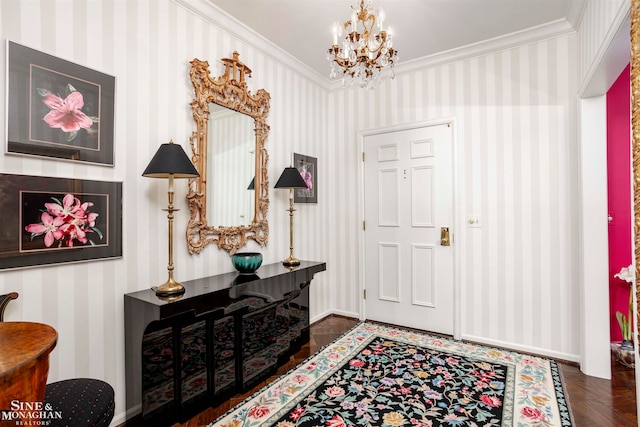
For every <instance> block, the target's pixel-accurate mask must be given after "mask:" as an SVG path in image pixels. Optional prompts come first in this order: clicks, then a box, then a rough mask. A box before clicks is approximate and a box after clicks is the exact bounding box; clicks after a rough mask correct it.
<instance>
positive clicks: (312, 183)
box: [293, 153, 318, 203]
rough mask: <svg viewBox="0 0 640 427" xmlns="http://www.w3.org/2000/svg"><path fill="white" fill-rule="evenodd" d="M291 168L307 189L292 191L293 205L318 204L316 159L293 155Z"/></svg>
mask: <svg viewBox="0 0 640 427" xmlns="http://www.w3.org/2000/svg"><path fill="white" fill-rule="evenodd" d="M293 166H294V167H295V168H296V169H298V172H300V175H301V176H302V179H304V181H305V182H306V183H307V188H296V189H295V190H294V192H293V201H294V203H318V159H316V158H315V157H311V156H305V155H303V154H298V153H293Z"/></svg>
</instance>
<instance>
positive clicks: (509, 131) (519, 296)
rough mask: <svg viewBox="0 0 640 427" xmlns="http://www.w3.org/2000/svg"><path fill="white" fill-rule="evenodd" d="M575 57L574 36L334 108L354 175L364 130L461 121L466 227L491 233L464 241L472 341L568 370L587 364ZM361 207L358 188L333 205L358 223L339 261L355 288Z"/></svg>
mask: <svg viewBox="0 0 640 427" xmlns="http://www.w3.org/2000/svg"><path fill="white" fill-rule="evenodd" d="M576 48H577V47H576V37H575V35H565V36H560V37H556V38H550V39H546V40H543V41H540V42H536V43H532V44H529V45H525V46H520V47H517V48H513V49H506V50H502V51H499V52H496V53H492V54H487V55H482V56H478V57H474V58H471V59H466V60H461V61H456V62H452V63H449V64H446V65H442V66H436V67H431V68H427V69H424V70H423V71H419V72H414V73H410V74H403V75H400V76H398V77H397V78H396V79H395V80H393V81H388V82H385V83H384V84H382V85H381V86H380V87H379V89H378V90H376V91H372V92H363V91H361V90H358V89H352V90H351V89H350V90H346V91H339V92H334V93H332V95H331V97H330V99H329V110H330V111H331V112H332V113H333V115H332V117H331V118H330V120H331V130H332V132H334V133H335V135H336V137H335V141H336V143H337V146H338V147H339V148H338V149H339V150H341V151H340V152H339V153H340V154H339V157H344V158H345V159H347V163H348V164H355V163H356V162H358V161H359V153H358V146H357V139H356V134H357V131H361V130H368V129H375V128H381V127H387V126H392V125H397V124H403V123H411V122H415V121H423V120H433V119H438V118H441V117H456V118H457V119H458V120H457V123H458V129H457V131H458V138H459V140H460V142H459V144H460V147H461V156H462V158H463V159H464V163H463V164H462V167H461V173H462V175H463V176H462V177H461V179H462V184H463V185H462V196H461V198H462V200H463V204H464V207H463V210H462V211H461V212H462V216H463V218H462V219H463V221H462V222H464V219H465V218H466V217H468V216H479V217H480V218H481V222H482V227H481V228H466V227H465V228H463V229H462V230H454V232H456V233H457V236H460V237H461V239H462V242H464V243H462V246H461V250H463V251H464V254H463V259H465V264H464V265H462V266H461V270H460V273H461V274H460V277H461V289H460V295H461V301H460V304H461V313H462V319H461V320H462V322H461V332H462V336H463V338H468V339H473V340H477V341H482V342H488V343H493V344H498V345H505V346H508V347H512V348H519V349H522V350H527V351H534V352H537V353H543V354H548V355H551V356H556V357H560V358H563V359H569V360H579V355H580V341H579V335H578V334H576V331H578V330H579V328H580V325H579V314H580V311H579V308H580V307H579V300H578V298H579V292H578V290H579V289H578V284H579V274H578V273H579V272H578V261H579V258H578V252H579V251H578V232H579V230H578V228H577V222H576V221H575V218H576V217H577V214H578V211H577V205H576V203H577V197H576V194H577V176H578V175H577V173H578V159H577V145H576V142H577V141H576V104H575V94H576V81H575V79H574V78H572V76H575V75H576V74H577V56H576V54H575V52H576ZM336 173H337V175H335V176H336V178H337V179H338V180H339V181H340V182H347V183H351V182H353V183H355V182H357V180H358V176H357V173H356V169H347V170H338V171H336ZM354 185H355V184H354ZM356 196H357V194H356V187H355V186H349V187H347V188H345V189H343V190H342V191H341V192H337V191H336V192H335V193H334V198H333V203H334V204H335V205H336V206H343V208H342V209H341V211H342V212H344V213H346V214H347V215H348V218H347V219H348V222H347V223H346V224H344V225H342V228H341V229H340V230H336V235H335V236H334V238H335V239H339V238H342V239H343V241H344V243H345V244H347V245H349V246H347V248H345V249H344V251H343V253H341V254H340V255H339V257H338V258H341V257H342V256H346V257H347V258H346V259H345V261H344V262H343V263H342V265H343V266H344V267H343V268H341V270H342V271H344V273H343V274H345V280H349V278H348V277H346V276H347V274H348V272H349V271H350V270H349V268H348V267H350V266H355V265H357V261H358V258H357V257H355V254H354V252H353V250H354V249H355V242H356V241H357V240H358V236H359V225H360V221H361V219H362V218H358V217H356V216H354V213H355V212H357V209H358V200H359V199H358V197H356ZM345 233H346V234H345ZM352 242H353V243H352ZM354 271H357V270H356V269H354ZM339 292H340V293H339V295H337V297H336V299H335V300H334V301H333V303H334V304H335V306H336V307H338V308H340V309H341V310H344V311H357V309H358V305H357V303H358V297H359V295H357V294H356V293H355V289H354V288H352V287H350V288H345V289H341V290H339Z"/></svg>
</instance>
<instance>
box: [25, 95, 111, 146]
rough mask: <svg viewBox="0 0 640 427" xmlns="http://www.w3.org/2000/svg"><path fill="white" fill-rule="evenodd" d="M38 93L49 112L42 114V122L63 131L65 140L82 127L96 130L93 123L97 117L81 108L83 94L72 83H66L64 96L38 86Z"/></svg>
mask: <svg viewBox="0 0 640 427" xmlns="http://www.w3.org/2000/svg"><path fill="white" fill-rule="evenodd" d="M37 90H38V93H39V94H40V96H42V102H43V103H44V105H46V106H47V107H49V112H48V113H47V114H46V115H45V116H44V118H43V120H44V122H45V123H46V124H47V125H49V127H50V128H51V129H60V130H61V131H62V132H64V133H65V134H66V135H67V136H66V140H67V142H70V141H72V140H73V139H75V137H76V136H78V132H79V131H80V130H81V129H84V130H85V131H86V132H87V133H89V134H93V133H95V132H97V130H96V129H94V128H93V125H94V124H96V125H97V123H98V122H99V118H98V117H90V116H87V115H86V114H85V113H84V112H83V111H82V108H83V107H84V96H83V95H82V93H80V92H78V91H77V90H76V88H74V87H73V86H72V85H70V84H67V86H66V96H65V97H62V96H60V95H56V94H54V93H52V92H50V91H49V90H47V89H44V88H38V89H37Z"/></svg>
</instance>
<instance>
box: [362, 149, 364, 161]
mask: <svg viewBox="0 0 640 427" xmlns="http://www.w3.org/2000/svg"><path fill="white" fill-rule="evenodd" d="M362 161H363V162H364V151H363V152H362Z"/></svg>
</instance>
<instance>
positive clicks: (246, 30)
mask: <svg viewBox="0 0 640 427" xmlns="http://www.w3.org/2000/svg"><path fill="white" fill-rule="evenodd" d="M171 1H173V2H174V3H175V4H177V5H178V6H180V7H182V8H184V9H186V10H188V11H189V12H191V13H193V14H195V15H197V16H199V17H200V18H202V19H204V20H205V21H207V22H209V23H210V24H212V25H213V26H215V27H217V28H219V29H221V30H223V31H224V32H226V33H228V34H230V35H231V36H233V37H235V38H236V39H238V40H239V41H241V42H243V43H246V44H247V45H249V46H251V47H252V48H254V49H256V50H257V51H259V52H260V53H261V54H262V55H264V56H267V57H269V58H271V59H272V60H274V61H276V62H278V63H280V64H282V65H284V66H285V67H287V68H289V69H292V70H293V71H295V72H297V73H298V74H299V75H301V76H303V77H306V78H307V79H309V80H311V81H312V82H313V83H315V84H318V85H320V86H322V87H323V88H325V89H327V90H328V89H329V80H328V78H327V77H325V76H323V75H321V74H320V73H318V72H317V71H315V70H314V69H312V68H311V67H309V66H308V65H306V64H304V63H302V62H301V61H300V60H298V59H297V58H296V57H294V56H293V55H291V54H290V53H288V52H286V51H285V50H283V49H282V48H281V47H280V46H278V45H276V44H274V43H272V42H271V41H269V40H268V39H266V38H264V37H263V36H261V35H260V34H258V33H257V32H255V31H254V30H253V29H251V28H250V27H248V26H247V25H245V24H244V23H242V22H240V21H239V20H237V19H236V18H234V17H233V16H231V15H229V14H228V13H227V12H225V11H224V10H222V9H220V8H219V7H218V6H216V5H214V4H213V3H211V2H210V1H208V0H171Z"/></svg>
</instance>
